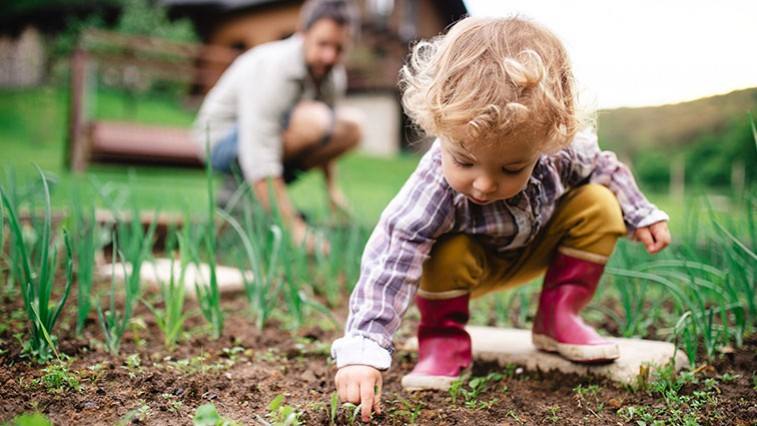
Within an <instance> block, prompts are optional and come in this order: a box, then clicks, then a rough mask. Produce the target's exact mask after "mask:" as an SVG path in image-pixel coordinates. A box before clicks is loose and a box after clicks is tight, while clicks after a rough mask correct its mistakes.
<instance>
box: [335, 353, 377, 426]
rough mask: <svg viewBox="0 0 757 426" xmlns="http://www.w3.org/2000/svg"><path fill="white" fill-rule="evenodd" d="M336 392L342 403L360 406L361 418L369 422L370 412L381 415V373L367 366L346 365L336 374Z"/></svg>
mask: <svg viewBox="0 0 757 426" xmlns="http://www.w3.org/2000/svg"><path fill="white" fill-rule="evenodd" d="M334 380H335V381H336V390H337V393H338V394H339V399H340V400H341V401H342V402H351V403H353V404H361V405H362V406H361V417H362V420H363V421H364V422H369V421H371V411H372V410H375V411H376V414H381V372H380V371H378V370H376V369H375V368H373V367H369V366H367V365H348V366H346V367H342V368H340V369H339V371H337V372H336V377H335V378H334Z"/></svg>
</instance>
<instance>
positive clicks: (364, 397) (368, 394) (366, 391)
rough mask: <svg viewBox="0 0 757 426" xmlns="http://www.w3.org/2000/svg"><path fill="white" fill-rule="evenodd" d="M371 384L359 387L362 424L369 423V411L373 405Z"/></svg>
mask: <svg viewBox="0 0 757 426" xmlns="http://www.w3.org/2000/svg"><path fill="white" fill-rule="evenodd" d="M373 398H374V395H373V383H371V382H368V383H363V384H362V385H361V386H360V413H361V414H362V418H363V421H364V422H369V421H371V410H372V409H373V403H374V400H373Z"/></svg>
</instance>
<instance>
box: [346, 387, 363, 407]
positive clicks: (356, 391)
mask: <svg viewBox="0 0 757 426" xmlns="http://www.w3.org/2000/svg"><path fill="white" fill-rule="evenodd" d="M347 402H351V403H353V404H359V403H360V387H359V386H358V385H357V384H356V383H350V384H349V385H347Z"/></svg>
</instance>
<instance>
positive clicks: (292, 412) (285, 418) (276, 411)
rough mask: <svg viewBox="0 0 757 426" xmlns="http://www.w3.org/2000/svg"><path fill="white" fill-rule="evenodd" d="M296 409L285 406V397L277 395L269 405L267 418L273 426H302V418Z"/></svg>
mask: <svg viewBox="0 0 757 426" xmlns="http://www.w3.org/2000/svg"><path fill="white" fill-rule="evenodd" d="M301 415H302V413H300V412H298V411H297V410H296V409H295V408H294V407H291V406H289V405H286V404H284V395H276V397H275V398H273V400H272V401H271V402H270V403H269V404H268V413H267V414H266V418H268V419H270V421H271V423H270V425H271V426H296V425H300V424H301V423H300V416H301Z"/></svg>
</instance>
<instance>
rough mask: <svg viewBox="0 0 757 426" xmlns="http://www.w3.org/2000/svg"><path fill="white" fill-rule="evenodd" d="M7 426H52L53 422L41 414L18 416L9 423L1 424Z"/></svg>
mask: <svg viewBox="0 0 757 426" xmlns="http://www.w3.org/2000/svg"><path fill="white" fill-rule="evenodd" d="M3 424H4V425H8V426H52V425H53V422H52V421H50V419H49V418H48V417H47V416H46V415H44V414H42V413H33V414H20V415H18V416H16V417H14V418H13V420H11V421H10V422H9V423H3Z"/></svg>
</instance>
